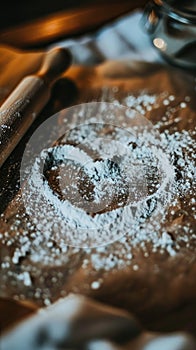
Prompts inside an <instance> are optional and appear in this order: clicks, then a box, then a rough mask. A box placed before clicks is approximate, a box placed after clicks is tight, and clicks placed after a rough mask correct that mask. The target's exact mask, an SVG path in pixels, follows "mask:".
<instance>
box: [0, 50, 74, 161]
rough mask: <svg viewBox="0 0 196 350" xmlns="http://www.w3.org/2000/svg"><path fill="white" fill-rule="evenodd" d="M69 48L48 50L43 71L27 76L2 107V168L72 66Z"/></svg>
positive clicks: (0, 121)
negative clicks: (60, 79)
mask: <svg viewBox="0 0 196 350" xmlns="http://www.w3.org/2000/svg"><path fill="white" fill-rule="evenodd" d="M70 63H71V56H70V53H69V51H68V50H66V49H63V48H55V49H53V50H51V51H48V53H46V55H45V58H44V60H43V64H42V66H41V68H40V70H39V71H38V72H37V73H36V74H35V75H29V76H27V77H25V78H24V79H23V80H22V81H21V82H20V83H19V85H18V86H17V87H16V88H15V90H14V91H13V92H12V93H11V94H10V96H8V98H7V99H6V101H5V102H4V103H3V105H2V106H1V108H0V167H1V166H2V165H3V163H4V162H5V160H6V159H7V158H8V156H9V155H10V154H11V152H12V151H13V149H14V148H15V147H16V145H17V144H18V143H19V141H20V140H21V138H22V137H23V136H24V134H25V133H26V132H27V130H28V129H29V127H30V126H31V124H32V123H33V121H34V120H35V118H36V117H37V115H38V114H39V112H40V111H41V110H42V109H43V107H44V106H45V105H46V103H47V102H48V100H49V98H50V94H51V87H52V85H53V84H54V82H55V81H56V80H57V78H58V77H59V76H60V75H61V74H62V73H63V72H64V71H65V70H66V69H67V68H68V67H69V66H70Z"/></svg>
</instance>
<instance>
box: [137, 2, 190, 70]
mask: <svg viewBox="0 0 196 350" xmlns="http://www.w3.org/2000/svg"><path fill="white" fill-rule="evenodd" d="M143 24H144V26H145V28H146V30H147V32H148V33H149V35H150V38H151V41H152V44H153V45H154V47H155V48H156V49H157V50H158V51H159V52H160V53H161V54H162V56H163V57H164V58H165V59H167V60H169V61H170V62H171V63H174V64H176V65H179V66H181V67H185V68H191V69H196V0H189V1H187V0H180V1H179V0H153V1H150V2H149V4H148V5H147V7H146V9H145V11H144V15H143Z"/></svg>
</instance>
